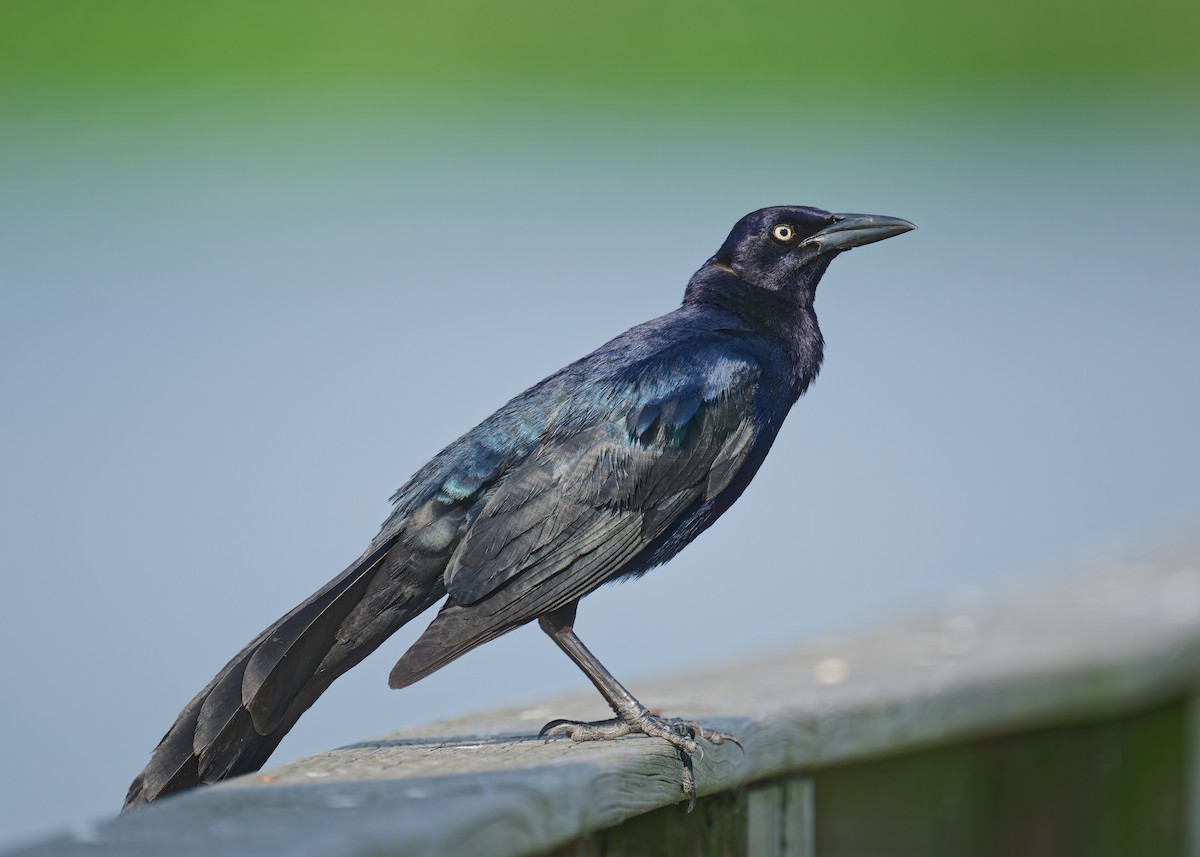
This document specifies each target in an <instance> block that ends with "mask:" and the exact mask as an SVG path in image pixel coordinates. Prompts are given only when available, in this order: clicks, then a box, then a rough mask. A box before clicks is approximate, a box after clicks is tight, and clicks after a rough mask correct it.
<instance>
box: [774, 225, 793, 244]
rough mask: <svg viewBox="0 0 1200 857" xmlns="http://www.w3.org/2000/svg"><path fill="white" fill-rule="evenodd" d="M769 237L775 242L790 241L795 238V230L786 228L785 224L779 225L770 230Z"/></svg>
mask: <svg viewBox="0 0 1200 857" xmlns="http://www.w3.org/2000/svg"><path fill="white" fill-rule="evenodd" d="M771 235H772V236H773V237H774V238H775V240H776V241H785V242H786V241H791V240H792V239H793V238H795V237H796V230H795V229H793V228H792V227H790V226H788V225H787V224H786V223H781V224H779V225H778V226H776V227H775V228H774V229H772V230H771Z"/></svg>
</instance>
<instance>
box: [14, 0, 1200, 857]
mask: <svg viewBox="0 0 1200 857" xmlns="http://www.w3.org/2000/svg"><path fill="white" fill-rule="evenodd" d="M1198 43H1200V5H1198V4H1196V3H1185V2H1150V3H1139V4H1127V3H1113V2H1103V3H1089V4H1064V3H1060V4H1053V3H1050V4H1048V3H1040V2H1039V3H1033V2H1026V0H1022V2H1008V3H1003V4H959V3H949V2H925V3H907V4H900V3H894V2H881V0H863V2H858V3H837V4H834V3H815V4H781V3H763V2H752V3H740V4H722V5H712V4H698V3H687V4H684V3H678V2H671V3H659V4H632V3H628V4H621V3H608V4H604V5H603V6H600V5H593V6H586V7H585V6H582V5H568V4H554V3H506V4H485V3H480V2H474V0H472V2H443V3H438V4H432V3H431V4H424V3H407V4H406V3H399V4H394V3H340V4H333V3H312V2H303V3H302V2H293V3H287V4H283V3H264V2H239V3H230V2H209V3H204V4H200V3H185V2H173V3H150V2H146V3H136V2H117V1H116V0H114V2H106V3H94V2H71V3H63V2H50V0H41V2H14V0H8V2H5V3H3V4H0V123H2V125H0V393H2V395H3V401H4V403H5V419H4V420H3V421H2V422H0V449H2V450H3V452H0V475H2V477H3V478H2V481H3V484H4V486H5V489H6V490H5V492H4V493H3V494H0V536H2V539H0V543H2V544H3V545H4V557H3V561H4V563H5V580H6V588H7V592H6V599H5V600H6V602H7V603H8V604H9V605H10V615H8V616H7V618H6V621H5V622H4V623H2V624H3V627H2V628H0V648H2V649H3V651H4V652H5V653H6V654H7V662H6V666H5V670H6V686H7V688H8V689H7V690H6V692H5V704H4V705H3V706H0V734H2V735H4V736H5V739H6V740H5V741H3V742H0V764H3V767H4V769H5V771H6V772H7V774H8V777H9V781H10V784H13V785H14V788H12V789H10V790H9V792H8V797H7V799H6V801H4V804H3V806H0V843H9V842H14V841H17V840H19V839H23V838H26V837H29V836H31V835H34V834H36V833H38V832H40V831H44V830H48V829H50V828H52V827H54V826H56V825H57V826H61V825H64V824H67V823H71V822H75V821H78V819H81V818H84V817H100V816H103V815H105V814H106V813H111V812H112V811H114V810H115V809H116V807H117V806H119V804H120V800H121V797H122V795H123V791H124V788H125V787H126V785H127V783H128V781H129V780H130V779H131V778H132V776H133V775H134V774H135V773H137V771H138V770H139V769H140V768H141V766H142V764H143V763H144V761H145V759H146V758H147V756H148V753H149V752H150V750H151V749H152V747H153V744H154V742H155V741H156V739H157V738H158V736H159V735H161V734H162V732H163V731H164V730H165V729H166V727H167V726H168V725H169V723H170V722H171V720H172V719H173V718H174V716H175V714H176V713H177V712H178V710H179V709H180V708H181V707H182V705H183V704H184V703H185V702H186V701H187V700H188V699H189V698H190V697H191V695H192V694H193V693H194V692H195V691H196V690H197V689H198V688H200V687H201V686H202V685H203V684H204V682H205V681H206V680H207V679H208V678H209V676H210V675H211V674H212V673H213V672H214V671H215V670H216V669H217V668H218V667H219V666H220V665H221V664H223V663H224V662H225V660H226V659H227V658H228V657H229V656H230V655H231V654H232V653H233V652H234V651H236V650H237V649H238V648H239V647H240V646H241V645H242V644H243V643H244V642H245V641H246V640H248V639H249V638H250V637H252V636H253V635H254V634H255V633H257V631H258V630H259V629H260V628H261V627H263V626H264V625H265V624H266V623H268V622H269V621H271V620H272V619H274V618H275V617H276V616H277V615H278V614H280V613H281V612H283V611H284V610H286V609H287V608H289V607H290V606H291V605H292V604H294V603H296V602H297V601H299V600H300V599H301V598H303V597H304V596H306V595H307V594H308V593H309V592H311V591H312V590H314V589H315V588H317V587H318V586H320V585H321V584H323V583H324V582H325V580H327V579H328V578H329V577H330V576H332V574H333V573H334V572H336V571H337V570H339V569H341V568H342V567H343V566H344V565H345V564H346V562H347V561H349V559H351V558H352V557H354V556H356V555H357V554H358V552H359V551H360V550H361V547H362V545H363V544H365V543H366V541H367V540H368V539H369V538H370V537H371V536H372V535H373V534H374V529H373V526H374V524H375V522H377V521H378V520H380V519H382V517H383V516H384V514H385V513H386V510H387V507H386V503H385V502H384V501H385V499H386V497H387V496H388V495H389V493H390V492H391V491H392V490H393V489H394V488H395V487H396V486H397V485H399V484H400V482H401V481H402V480H403V479H404V478H405V477H406V476H407V475H408V474H409V473H411V472H413V471H414V470H415V469H416V468H417V467H419V466H420V465H421V464H422V463H423V462H424V461H425V460H426V458H427V457H428V456H429V455H431V454H432V453H433V452H435V451H436V450H437V449H438V448H440V447H441V446H442V445H443V444H445V443H446V442H447V441H449V440H450V439H451V438H453V437H455V436H456V435H457V434H459V433H461V432H462V431H463V430H465V429H466V428H468V427H469V426H470V425H472V424H474V423H475V422H476V421H478V420H479V419H481V418H482V417H484V416H486V414H487V413H488V412H489V411H490V410H491V409H492V408H494V407H496V406H497V405H499V404H501V403H502V402H503V401H504V400H505V399H507V398H508V397H509V396H510V395H512V394H513V393H515V392H517V391H518V390H520V389H522V388H523V387H524V386H527V385H528V384H529V383H532V382H533V381H535V380H536V379H538V378H540V377H542V376H544V375H545V374H547V373H549V372H550V371H553V370H554V369H556V368H557V367H558V366H560V365H562V364H563V363H565V362H567V361H569V360H572V359H574V358H575V357H578V356H579V355H580V354H582V353H584V352H585V351H587V350H589V349H591V348H593V347H595V346H596V345H598V344H599V343H601V342H603V341H604V340H605V339H607V338H608V337H610V336H612V335H614V334H616V333H617V332H619V331H620V330H622V329H624V328H625V327H628V326H630V325H632V324H635V323H637V322H639V321H642V320H644V319H646V318H648V317H650V316H652V315H656V314H659V313H661V312H664V311H666V310H668V309H670V308H671V307H672V306H673V305H674V304H675V303H676V302H677V301H678V299H679V296H680V295H681V293H682V288H683V284H684V283H685V282H686V279H687V277H688V276H689V274H690V273H691V272H692V271H693V270H694V269H695V268H696V267H698V266H699V265H700V263H701V262H703V260H704V259H705V258H707V256H708V255H709V254H710V253H711V252H712V251H713V250H714V249H715V248H716V247H717V246H718V245H719V243H720V241H721V240H722V239H723V237H724V235H725V233H726V231H727V229H728V228H729V226H730V225H731V224H732V223H733V222H734V221H735V220H736V219H737V218H738V217H739V216H741V215H742V214H744V213H745V212H747V211H749V210H751V209H754V208H758V207H760V206H764V205H771V204H780V203H800V204H814V205H818V206H821V207H825V208H831V209H834V210H850V211H871V212H876V213H881V214H889V215H896V216H902V217H906V218H909V219H911V220H913V221H915V222H916V223H917V224H918V225H919V226H920V231H918V232H916V233H913V234H912V235H907V236H904V237H903V238H900V239H897V240H896V241H894V242H891V241H889V242H887V243H886V244H884V245H880V246H878V247H872V248H867V249H864V250H862V251H856V252H855V253H854V254H851V255H850V256H848V257H847V258H846V259H844V260H839V261H838V263H837V264H836V265H835V266H834V268H833V270H832V271H831V272H830V274H829V276H828V278H827V280H826V285H823V286H822V291H821V294H820V296H819V298H818V311H819V312H820V314H821V319H822V326H823V329H824V331H825V333H826V337H827V339H828V341H829V352H828V360H827V364H826V368H825V370H824V372H823V374H822V378H821V379H820V381H819V383H818V384H817V385H816V387H815V388H814V389H813V391H812V392H811V393H810V394H809V395H808V396H807V397H806V399H805V400H804V401H803V402H801V404H800V406H799V407H798V410H797V412H796V414H795V415H794V416H793V418H792V419H791V420H790V421H789V424H788V425H787V426H786V427H785V430H784V432H783V434H782V435H781V438H780V441H779V443H778V444H777V445H776V448H775V450H774V451H773V452H772V456H771V460H770V461H769V462H768V463H767V466H766V467H764V469H763V472H762V473H761V474H760V475H759V477H758V478H757V479H756V482H755V485H754V486H753V487H752V488H751V489H750V490H749V491H748V492H747V494H746V496H745V497H744V498H743V499H742V500H741V501H740V502H739V504H738V506H737V507H736V508H735V509H733V510H732V511H731V512H730V513H729V514H728V515H727V516H726V518H725V519H724V520H723V521H722V522H721V523H720V524H718V525H717V526H716V527H714V528H713V530H712V531H710V533H708V534H706V535H705V536H704V537H703V540H702V544H703V545H704V547H703V548H702V549H699V550H695V549H694V550H692V551H688V552H685V553H684V554H683V555H682V556H681V557H680V558H679V559H678V560H677V561H675V562H674V563H672V565H671V566H670V567H668V568H667V569H663V570H661V571H658V572H656V573H655V574H653V575H650V576H648V577H647V578H646V579H645V580H643V581H641V582H639V583H637V584H636V585H634V586H630V587H619V588H616V589H608V590H604V591H602V592H599V593H597V594H595V595H594V596H592V597H591V598H589V600H588V601H587V603H585V605H584V607H583V609H582V611H581V619H580V631H581V633H584V632H585V631H586V639H588V641H589V645H591V646H592V648H593V649H594V650H595V651H597V652H598V653H599V654H600V655H601V656H602V657H603V658H604V659H605V661H606V663H607V664H608V665H609V667H610V668H611V669H612V670H613V671H614V672H616V673H617V674H618V675H621V676H626V677H630V678H631V680H632V681H633V686H634V689H635V690H636V689H637V686H638V685H637V676H638V675H639V674H640V675H653V674H655V673H662V672H664V671H667V670H678V669H685V668H687V667H688V666H689V665H690V664H692V663H694V662H696V661H697V660H699V661H703V662H712V661H715V660H719V659H721V658H723V657H739V656H743V657H744V656H751V655H753V653H755V652H760V651H763V650H764V649H769V648H771V647H775V646H781V645H786V644H788V643H790V642H793V641H795V640H798V639H802V638H805V637H812V636H814V635H821V634H833V633H838V632H841V631H844V630H845V629H846V628H848V627H851V626H853V625H856V624H857V625H861V624H863V623H867V622H871V621H873V620H874V619H876V618H878V617H880V616H882V615H885V614H887V613H889V612H893V611H895V610H897V609H915V608H918V607H919V606H920V605H927V604H929V603H943V602H944V601H946V600H947V599H949V600H952V601H954V603H969V602H971V599H974V598H978V597H980V594H981V593H986V592H989V591H991V590H992V589H994V588H997V587H1000V588H1002V587H1004V586H1007V585H1010V582H1011V581H1014V580H1029V579H1031V578H1034V577H1036V576H1038V575H1043V574H1047V573H1050V572H1053V571H1055V570H1060V569H1063V568H1067V567H1070V566H1072V565H1079V564H1085V563H1089V562H1094V561H1098V560H1103V561H1117V558H1120V557H1129V556H1141V555H1144V554H1145V551H1146V550H1147V548H1146V547H1145V546H1147V545H1156V544H1160V543H1161V542H1162V541H1163V540H1169V539H1171V538H1175V537H1178V536H1179V535H1180V534H1184V535H1185V536H1186V534H1187V533H1189V532H1192V531H1194V526H1195V524H1196V523H1197V522H1198V521H1200V494H1198V493H1197V491H1196V484H1197V479H1196V477H1197V474H1198V468H1197V464H1198V458H1200V456H1198V454H1197V451H1196V443H1195V425H1196V423H1197V421H1198V420H1200V406H1198V404H1197V402H1198V397H1197V386H1196V377H1197V368H1198V367H1200V337H1197V336H1196V334H1195V320H1196V318H1197V317H1198V316H1200V289H1198V288H1197V282H1198V281H1200V277H1198V276H1197V270H1196V267H1197V266H1196V262H1195V257H1194V251H1193V249H1192V248H1193V247H1194V246H1195V236H1196V230H1197V228H1198V227H1200V216H1198V214H1197V206H1196V200H1197V198H1198V193H1197V192H1198V191H1200V178H1198V177H1200V157H1198V155H1197V152H1200V134H1198V131H1200V110H1198V109H1197V97H1196V91H1197V84H1198V83H1200V51H1198V50H1197V49H1196V45H1197V44H1198ZM731 589H732V590H736V591H735V592H731ZM738 593H744V594H738ZM422 624H423V623H421V622H417V623H414V625H413V626H410V627H409V628H406V629H404V630H403V631H402V632H401V633H400V634H398V635H397V639H396V640H395V641H391V642H389V643H388V644H386V645H385V646H384V647H383V648H382V649H381V651H380V653H378V654H377V655H376V656H374V657H372V658H371V659H369V660H368V661H367V662H366V663H364V664H363V665H362V666H361V667H359V668H358V669H356V670H355V671H354V672H353V673H352V674H350V675H348V676H346V677H345V678H344V679H343V680H342V681H340V682H339V683H338V685H337V686H335V687H334V688H333V689H332V690H331V691H330V693H329V694H328V695H327V696H326V697H325V698H323V699H322V700H321V702H320V703H319V704H318V705H317V706H316V707H315V708H314V709H313V710H312V711H311V712H310V713H309V714H308V715H306V717H305V718H304V720H303V721H302V722H301V723H300V724H299V726H298V727H297V729H296V731H295V732H294V733H293V735H292V736H289V739H288V740H287V742H285V744H284V745H283V746H282V747H281V748H280V751H279V753H278V754H277V756H276V760H277V761H283V760H285V759H287V758H290V757H294V756H297V755H300V754H304V753H311V752H317V751H319V750H322V749H325V748H328V747H332V746H337V745H340V744H345V743H349V742H352V741H356V740H359V739H362V738H365V737H367V736H369V735H377V734H380V733H382V732H384V731H386V730H388V729H389V728H393V727H398V726H402V725H404V724H407V723H412V722H415V721H419V720H424V719H429V718H432V717H449V716H453V715H454V714H456V713H460V712H463V711H466V710H468V709H471V708H490V707H495V706H498V705H501V704H506V703H510V702H517V701H520V700H530V699H536V698H539V697H543V696H545V695H546V694H549V693H554V692H559V691H566V690H575V689H581V688H582V687H583V686H584V684H585V683H584V682H582V681H580V677H579V675H578V674H577V673H576V671H575V670H574V669H573V668H572V667H571V666H570V665H569V664H568V663H566V662H565V660H564V659H562V658H561V656H560V655H558V654H557V653H556V652H554V651H552V649H553V647H551V646H548V645H546V643H545V641H544V640H542V639H541V638H540V637H539V635H538V634H537V632H536V630H534V629H522V630H520V631H518V632H515V633H514V634H511V635H509V636H508V637H505V638H504V639H502V640H499V641H496V642H495V643H494V644H492V645H490V646H488V647H486V648H485V649H483V650H481V651H478V652H476V653H472V654H471V655H470V656H469V657H467V658H464V659H462V660H461V661H459V662H456V663H455V664H453V665H451V666H450V667H448V668H447V669H445V670H443V671H441V672H440V673H438V674H437V675H435V676H432V677H431V678H430V679H428V680H427V681H425V682H422V683H420V684H419V685H417V686H416V687H414V688H411V689H408V690H406V691H404V692H403V693H402V694H397V693H392V692H389V691H388V690H387V689H386V682H385V676H386V674H387V670H388V667H389V663H390V661H391V660H393V659H394V658H396V657H398V655H399V654H400V653H401V652H402V651H403V649H404V646H405V644H406V642H408V641H409V640H411V639H412V638H413V637H415V635H416V634H417V633H418V632H419V630H420V626H422ZM713 627H721V628H722V629H723V631H724V632H723V633H721V634H714V633H710V632H708V631H707V630H704V629H708V628H713ZM630 628H638V629H640V631H641V632H640V634H636V635H633V634H630V633H629V629H630ZM646 641H650V642H652V643H653V644H654V648H653V652H654V654H653V655H652V656H651V655H648V654H647V651H646V649H645V645H644V643H645V642H646ZM679 641H686V645H680V644H679ZM596 714H597V716H601V715H602V714H603V711H602V705H600V704H598V706H597V711H596ZM18 785H19V787H16V786H18ZM76 829H77V830H78V831H79V835H81V836H83V837H86V836H88V835H90V833H89V830H88V829H87V828H86V827H78V828H76Z"/></svg>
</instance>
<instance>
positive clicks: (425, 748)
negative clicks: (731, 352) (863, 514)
mask: <svg viewBox="0 0 1200 857" xmlns="http://www.w3.org/2000/svg"><path fill="white" fill-rule="evenodd" d="M1198 675H1200V572H1197V571H1194V570H1187V569H1153V568H1145V567H1140V568H1126V569H1121V570H1117V571H1113V572H1111V573H1106V574H1102V575H1097V576H1094V577H1091V578H1088V579H1083V580H1077V581H1073V582H1070V583H1067V584H1060V585H1057V586H1055V587H1053V588H1051V589H1048V590H1047V591H1044V592H1038V593H1034V594H1032V595H1028V596H1026V597H1018V598H1014V599H1011V600H1006V601H1004V602H1001V603H996V604H993V605H990V606H986V607H981V608H979V609H976V610H970V611H958V612H955V613H951V614H945V615H940V616H934V617H930V618H927V619H924V620H919V621H910V622H904V623H900V624H897V625H895V626H893V627H890V628H887V629H882V630H878V631H874V632H871V633H867V634H863V635H859V636H856V637H848V638H846V639H844V640H840V641H834V642H827V643H824V644H822V645H816V646H809V647H805V648H802V649H799V650H796V651H792V652H788V653H786V654H775V655H772V656H770V657H767V658H763V659H760V660H757V661H754V662H751V663H744V664H734V665H730V666H728V667H725V668H722V669H717V670H710V671H707V672H704V673H698V674H694V675H690V676H682V677H675V678H672V679H669V680H666V681H661V682H644V683H640V684H635V685H634V686H633V688H632V689H633V690H634V692H635V693H637V694H638V695H639V696H641V697H642V698H643V699H644V700H645V701H646V702H647V703H648V704H651V705H655V706H656V707H659V708H661V709H662V710H663V711H664V712H665V713H667V714H671V715H686V716H688V717H696V718H699V719H702V720H704V721H705V722H706V723H708V724H709V725H711V726H714V727H717V728H720V729H724V730H726V731H730V732H733V733H735V734H737V735H738V736H739V737H740V738H741V739H742V741H743V744H744V745H745V752H744V753H742V752H741V751H739V750H738V749H737V748H736V747H733V746H723V747H716V748H710V749H709V750H708V751H707V752H706V754H705V756H704V758H703V759H702V760H698V762H697V765H696V773H697V777H698V780H699V783H700V789H701V793H702V794H714V793H717V792H730V791H732V790H735V789H737V788H739V787H743V786H745V785H747V784H752V783H757V782H760V781H763V780H767V779H771V778H786V777H790V776H793V775H795V774H796V773H797V772H803V771H811V770H814V769H822V768H830V767H832V766H837V765H844V764H847V763H850V762H856V761H862V760H867V759H872V758H877V757H880V756H887V755H895V754H898V753H902V752H908V751H914V750H920V749H923V748H928V747H934V746H939V745H945V744H948V743H955V742H963V741H966V740H969V739H973V738H978V737H981V736H987V735H997V734H1004V733H1012V732H1016V731H1019V730H1028V729H1036V728H1041V727H1046V726H1051V725H1053V724H1057V723H1067V722H1088V721H1100V720H1105V719H1112V718H1117V717H1121V716H1123V715H1125V714H1128V713H1131V712H1136V711H1140V710H1145V709H1147V708H1150V707H1153V706H1154V705H1156V704H1157V703H1158V702H1161V701H1164V700H1168V699H1170V698H1172V697H1178V696H1181V695H1183V694H1184V693H1186V692H1189V691H1190V690H1192V689H1194V688H1195V686H1196V684H1197V676H1198ZM603 713H604V712H603V710H602V704H600V703H599V702H598V700H597V699H596V697H595V696H594V695H593V694H591V693H589V694H586V695H579V696H574V697H569V698H564V699H560V700H554V701H549V702H542V703H540V704H539V705H538V706H537V708H530V707H529V706H526V707H524V709H521V708H514V709H510V710H505V711H500V712H496V713H493V714H490V715H486V716H481V717H477V718H472V719H469V720H467V721H455V722H454V723H435V724H430V725H428V726H426V727H423V728H420V729H415V730H410V731H406V732H404V733H398V734H396V735H393V736H389V737H388V738H385V739H382V740H379V741H371V742H366V743H362V744H356V745H353V746H351V747H346V748H343V749H340V750H335V751H332V752H329V753H324V754H321V755H319V756H314V757H312V758H309V759H305V760H301V761H299V762H295V763H292V764H288V765H284V766H282V767H279V768H276V769H274V770H273V771H270V772H268V774H267V775H266V776H263V777H259V776H255V775H252V776H250V777H245V778H241V779H239V780H235V781H232V782H229V783H225V784H222V785H220V786H217V787H212V788H206V789H201V790H197V791H194V792H191V793H187V794H184V795H180V796H178V797H175V798H171V799H167V800H164V801H161V802H159V803H156V804H154V805H152V806H150V807H148V808H146V809H144V810H141V811H139V812H136V813H133V814H131V815H130V816H127V817H123V818H121V819H118V820H115V821H111V822H105V823H100V824H96V825H91V826H86V827H80V828H77V829H76V830H75V831H74V832H72V833H70V834H66V835H63V836H60V837H57V838H55V839H52V840H49V841H47V842H44V843H41V844H39V845H35V846H33V847H31V848H26V849H23V850H20V851H18V852H15V853H18V854H23V855H35V854H36V855H49V854H55V855H71V854H76V853H79V854H83V853H86V854H89V855H110V854H111V855H118V854H119V855H137V854H166V853H170V854H171V855H172V857H187V855H190V854H212V853H221V854H231V855H237V854H261V853H264V852H281V853H284V852H285V853H288V854H290V855H297V857H304V855H361V854H368V853H387V854H396V855H402V854H403V855H407V854H414V855H416V854H438V855H452V854H467V853H487V854H491V855H506V854H512V855H517V854H530V853H539V852H545V851H547V850H550V849H552V848H556V847H560V846H562V845H564V844H565V843H568V842H572V841H574V840H577V839H579V838H580V837H581V836H585V835H586V834H588V833H589V832H591V831H596V830H599V829H603V828H607V827H611V826H613V825H615V824H617V823H619V822H621V821H623V820H625V819H629V818H631V817H634V816H639V815H643V814H645V813H648V812H651V811H653V810H655V809H658V808H661V807H664V806H668V805H670V804H672V803H674V802H676V801H678V800H680V799H681V798H682V795H681V794H680V792H679V785H678V784H679V767H678V760H677V758H676V757H675V755H674V753H673V752H672V751H670V750H669V749H668V748H667V747H665V746H664V745H662V743H661V742H658V741H653V740H649V739H644V738H628V739H622V740H620V741H616V742H609V743H603V744H571V743H568V742H554V743H551V744H549V745H546V744H543V743H542V742H540V741H537V740H535V739H534V738H533V737H532V736H533V734H534V733H535V732H536V731H537V728H538V727H539V726H540V725H541V723H542V722H543V721H544V720H545V719H547V718H548V717H551V716H563V717H580V718H587V717H597V716H600V715H602V714H603ZM799 805H800V806H803V800H801V802H800V804H799ZM817 807H818V810H819V808H820V797H819V796H818V798H817ZM678 811H679V812H681V810H678ZM698 811H699V810H698ZM752 811H754V812H761V811H762V809H761V807H760V808H759V809H758V810H752ZM683 821H684V822H685V823H688V824H692V829H696V828H697V826H698V824H697V822H696V821H688V820H687V819H683ZM795 823H796V824H800V823H802V822H795ZM728 829H733V827H729V828H728ZM741 830H742V835H744V834H745V830H744V828H742V829H741ZM802 835H808V834H806V833H805V834H802ZM797 847H800V846H797ZM799 853H804V852H803V851H800V852H799Z"/></svg>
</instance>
